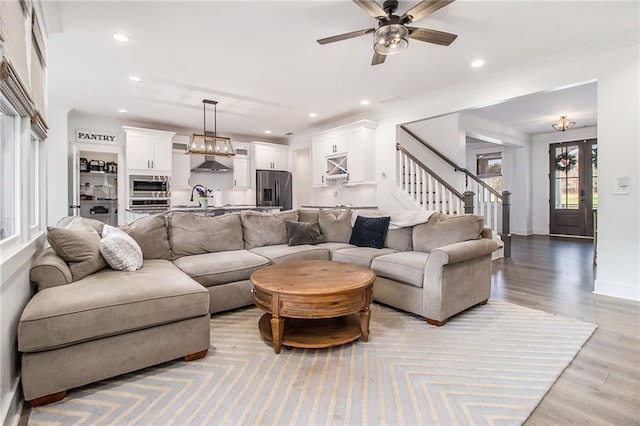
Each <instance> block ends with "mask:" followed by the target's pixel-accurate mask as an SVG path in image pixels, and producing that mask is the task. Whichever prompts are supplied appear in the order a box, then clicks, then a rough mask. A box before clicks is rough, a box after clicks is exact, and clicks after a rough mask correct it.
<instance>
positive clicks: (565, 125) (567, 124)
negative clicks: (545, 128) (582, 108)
mask: <svg viewBox="0 0 640 426" xmlns="http://www.w3.org/2000/svg"><path fill="white" fill-rule="evenodd" d="M575 125H576V122H575V121H569V119H568V118H567V116H566V115H561V116H560V120H558V122H557V123H554V124H552V125H551V127H553V128H554V129H556V130H557V131H559V132H564V131H565V130H569V129H570V128H572V127H573V126H575Z"/></svg>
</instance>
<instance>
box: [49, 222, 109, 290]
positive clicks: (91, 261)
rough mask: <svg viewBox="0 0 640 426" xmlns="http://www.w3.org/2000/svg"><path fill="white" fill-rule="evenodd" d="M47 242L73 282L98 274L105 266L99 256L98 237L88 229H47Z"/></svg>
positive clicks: (95, 232)
mask: <svg viewBox="0 0 640 426" xmlns="http://www.w3.org/2000/svg"><path fill="white" fill-rule="evenodd" d="M47 241H49V244H51V248H52V249H53V250H54V251H55V252H56V254H57V255H58V256H60V257H61V258H62V259H63V260H64V261H65V262H67V264H68V265H69V269H70V270H71V276H72V277H73V281H78V280H80V279H82V278H84V277H86V276H87V275H91V274H93V273H94V272H98V271H99V270H101V269H103V268H104V267H106V266H107V262H105V260H104V258H103V257H102V254H100V235H98V232H97V231H96V230H95V229H93V228H90V227H87V228H85V229H72V228H60V227H55V226H49V227H47Z"/></svg>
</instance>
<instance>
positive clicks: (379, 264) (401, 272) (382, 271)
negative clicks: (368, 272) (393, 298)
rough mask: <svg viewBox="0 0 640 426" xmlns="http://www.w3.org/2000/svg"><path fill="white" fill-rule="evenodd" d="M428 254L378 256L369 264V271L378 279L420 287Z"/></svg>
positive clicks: (416, 252)
mask: <svg viewBox="0 0 640 426" xmlns="http://www.w3.org/2000/svg"><path fill="white" fill-rule="evenodd" d="M428 258H429V253H423V252H421V251H408V252H402V253H393V254H385V255H384V256H378V257H376V258H375V259H373V261H372V262H371V269H372V270H373V271H374V272H375V273H376V274H377V275H378V276H380V277H384V278H389V279H392V280H394V281H398V282H401V283H405V284H409V285H412V286H415V287H422V284H423V282H424V269H425V267H426V265H427V259H428Z"/></svg>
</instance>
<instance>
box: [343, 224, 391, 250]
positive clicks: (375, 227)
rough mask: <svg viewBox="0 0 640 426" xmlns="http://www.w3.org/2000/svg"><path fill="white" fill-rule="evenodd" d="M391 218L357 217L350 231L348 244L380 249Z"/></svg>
mask: <svg viewBox="0 0 640 426" xmlns="http://www.w3.org/2000/svg"><path fill="white" fill-rule="evenodd" d="M390 220H391V217H389V216H384V217H364V216H358V217H357V218H356V223H355V224H354V225H353V231H351V238H350V239H349V244H353V245H354V246H358V247H373V248H382V245H383V244H384V237H385V236H386V235H387V230H388V229H389V221H390Z"/></svg>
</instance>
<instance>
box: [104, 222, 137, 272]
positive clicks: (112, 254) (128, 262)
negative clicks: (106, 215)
mask: <svg viewBox="0 0 640 426" xmlns="http://www.w3.org/2000/svg"><path fill="white" fill-rule="evenodd" d="M100 254H102V257H104V260H106V261H107V263H108V264H109V266H111V267H112V268H113V269H115V270H116V271H136V270H138V269H140V268H142V249H141V248H140V246H139V245H138V243H136V240H134V239H133V238H131V236H130V235H129V234H127V233H126V232H124V231H123V230H121V229H118V228H115V227H113V226H111V225H106V224H105V225H104V228H103V230H102V240H100Z"/></svg>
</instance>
